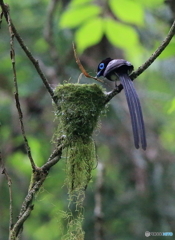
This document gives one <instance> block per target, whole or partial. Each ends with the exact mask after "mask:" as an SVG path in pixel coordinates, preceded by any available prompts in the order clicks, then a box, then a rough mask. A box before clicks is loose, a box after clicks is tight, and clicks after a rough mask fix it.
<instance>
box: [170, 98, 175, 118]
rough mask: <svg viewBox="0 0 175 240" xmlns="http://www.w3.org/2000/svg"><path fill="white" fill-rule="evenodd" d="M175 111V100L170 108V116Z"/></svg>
mask: <svg viewBox="0 0 175 240" xmlns="http://www.w3.org/2000/svg"><path fill="white" fill-rule="evenodd" d="M174 111H175V98H174V99H173V100H172V102H171V106H170V108H169V109H168V114H171V113H173V112H174Z"/></svg>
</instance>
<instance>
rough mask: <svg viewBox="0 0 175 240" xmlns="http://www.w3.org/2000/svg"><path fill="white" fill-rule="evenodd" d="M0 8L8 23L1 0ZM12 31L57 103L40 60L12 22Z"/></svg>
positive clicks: (5, 9) (6, 12)
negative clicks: (34, 55) (35, 56)
mask: <svg viewBox="0 0 175 240" xmlns="http://www.w3.org/2000/svg"><path fill="white" fill-rule="evenodd" d="M0 6H1V8H2V11H3V14H4V16H5V18H6V21H7V23H8V15H9V13H8V6H7V5H5V4H4V2H3V0H0ZM11 29H12V32H13V34H14V36H15V38H16V39H17V41H18V43H19V45H20V46H21V48H22V49H23V50H24V52H25V54H26V55H27V57H28V58H29V60H30V61H31V62H32V64H33V65H34V67H35V69H36V71H37V72H38V74H39V76H40V77H41V79H42V81H43V83H44V85H45V87H46V89H47V91H48V92H49V94H50V96H51V98H52V100H53V101H54V102H55V103H57V98H56V97H55V96H54V92H53V90H52V88H51V87H50V85H49V83H48V80H47V78H46V77H45V75H44V73H43V72H42V70H41V68H40V65H39V62H38V60H36V59H35V58H34V57H33V55H32V53H31V52H30V51H29V50H28V48H27V46H26V45H25V44H24V41H23V40H22V38H21V37H20V35H19V33H18V32H17V30H16V28H15V26H14V25H13V22H12V21H11Z"/></svg>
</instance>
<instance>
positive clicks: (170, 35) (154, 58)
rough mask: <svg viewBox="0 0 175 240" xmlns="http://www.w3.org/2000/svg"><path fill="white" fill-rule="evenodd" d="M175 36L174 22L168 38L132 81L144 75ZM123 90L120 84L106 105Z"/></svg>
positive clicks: (138, 70)
mask: <svg viewBox="0 0 175 240" xmlns="http://www.w3.org/2000/svg"><path fill="white" fill-rule="evenodd" d="M174 34H175V21H174V22H173V24H172V26H171V28H170V30H169V33H168V35H167V36H166V38H165V39H164V40H163V42H162V43H161V45H160V46H159V47H158V48H157V49H156V51H155V52H154V53H153V54H152V55H151V57H150V58H149V59H148V60H147V61H146V62H145V63H144V64H142V65H141V66H140V67H139V68H138V69H137V70H136V71H134V72H133V73H132V74H131V75H130V77H131V79H133V80H134V79H135V78H136V77H138V76H139V75H140V74H142V73H143V72H144V71H145V70H146V69H147V68H148V67H149V66H150V65H151V64H152V63H153V62H154V61H155V60H156V59H157V58H158V56H159V55H160V54H161V53H162V52H163V50H165V48H166V47H167V46H168V44H169V43H170V41H171V39H172V38H173V36H174ZM122 89H123V86H122V85H121V84H120V85H119V86H118V87H117V89H114V90H113V91H111V92H110V93H108V94H107V95H106V100H105V104H106V103H108V102H109V101H110V100H111V99H112V98H113V97H114V96H115V95H117V94H118V93H120V92H121V91H122Z"/></svg>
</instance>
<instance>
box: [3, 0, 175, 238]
mask: <svg viewBox="0 0 175 240" xmlns="http://www.w3.org/2000/svg"><path fill="white" fill-rule="evenodd" d="M53 2H54V1H53ZM7 3H8V4H9V6H10V13H11V18H12V20H13V22H14V25H15V26H16V28H17V30H18V31H19V33H20V36H21V37H22V38H23V40H24V42H25V44H26V45H27V46H28V47H29V49H30V50H31V52H32V53H33V55H34V56H35V57H36V58H37V59H38V60H39V62H40V65H41V67H42V70H43V72H44V73H45V75H46V76H47V78H48V80H49V82H50V84H51V86H53V87H54V86H56V85H57V84H58V83H62V82H64V81H65V80H66V81H70V82H77V78H78V76H79V74H80V71H79V69H78V67H77V65H76V63H75V59H74V56H73V52H72V42H75V43H76V45H77V50H78V53H79V55H80V58H81V61H82V63H83V65H84V66H85V67H86V69H87V70H88V71H90V72H91V73H92V75H93V74H94V75H95V71H96V68H97V65H98V63H99V62H100V61H101V59H102V58H106V57H109V56H110V57H112V58H121V57H122V58H127V60H129V61H131V62H132V63H133V64H134V65H135V68H137V67H139V66H140V65H141V64H142V63H143V62H144V61H145V60H147V58H149V56H150V55H151V54H152V52H153V51H154V50H155V49H156V48H157V47H158V46H159V44H160V43H161V41H162V40H163V39H164V38H165V36H166V34H167V32H168V30H169V28H170V26H171V23H172V20H173V17H172V15H171V11H170V6H169V5H165V4H164V1H163V0H154V1H152V0H146V1H144V0H135V1H129V0H116V1H114V0H109V1H107V0H106V1H105V0H99V1H93V0H72V1H70V0H66V1H58V4H57V6H55V7H54V9H53V12H51V11H50V9H51V5H50V3H51V1H46V0H40V1H37V0H32V1H31V0H30V1H29V0H26V1H20V0H15V1H14V0H8V1H7ZM52 13H53V14H52ZM50 21H51V24H50ZM49 31H51V32H49ZM47 32H49V34H47ZM52 34H53V35H52ZM0 36H1V37H0V56H1V64H0V139H1V140H0V150H1V151H2V156H3V160H4V162H5V166H6V168H7V171H8V173H9V175H10V177H11V179H12V182H13V184H12V192H13V208H14V219H16V217H17V216H18V213H19V209H20V206H21V203H22V201H23V199H24V197H25V195H26V193H27V189H28V185H29V182H30V174H31V168H30V164H29V160H28V158H27V155H26V151H25V148H24V142H23V139H22V136H21V130H20V126H19V117H18V114H17V110H16V107H15V102H14V96H13V74H12V70H11V69H12V67H11V60H10V57H9V56H10V49H9V46H10V44H9V41H10V39H9V34H8V26H7V24H6V22H5V20H4V19H3V22H2V24H1V29H0ZM52 36H53V39H51V38H52ZM49 40H52V41H51V43H50V42H49ZM174 41H175V40H172V42H171V43H170V45H169V46H168V47H167V49H166V50H165V51H164V53H163V54H162V55H161V56H160V57H159V58H158V59H157V60H156V62H155V63H154V64H152V65H151V67H150V68H149V69H148V70H147V71H145V72H144V73H143V74H142V75H141V76H139V78H138V81H135V85H137V86H136V88H137V90H138V94H139V97H140V99H141V102H142V107H143V111H144V119H145V125H146V132H147V141H148V149H147V151H146V152H142V151H141V150H135V149H134V145H133V142H132V134H131V126H130V119H129V114H128V110H127V107H126V100H125V98H124V97H123V93H121V94H119V95H117V96H116V97H115V98H114V99H113V100H112V101H111V104H110V107H109V112H108V113H107V116H106V117H104V118H103V119H102V120H101V129H100V131H99V132H95V134H94V137H95V139H96V145H97V152H98V156H99V161H102V162H103V163H104V165H105V176H104V186H103V192H102V198H103V208H102V210H103V212H104V239H108V240H115V239H120V240H128V239H129V240H137V239H142V238H144V234H145V231H146V230H148V231H153V232H160V231H172V232H174V234H175V227H174V226H175V207H174V206H175V197H174V183H175V174H174V173H175V156H174V155H175V144H174V142H175V124H174V118H175V111H174V109H175V107H174V105H175V101H174V92H175V84H174V78H175V77H174V76H175V68H174V65H175V48H174V44H175V43H174ZM53 47H54V48H53ZM15 51H16V68H17V78H18V84H19V94H20V102H21V107H22V111H23V115H24V125H25V129H26V133H27V137H28V140H29V144H30V146H31V150H32V155H33V158H34V160H35V161H36V163H37V165H38V166H41V165H42V164H43V163H44V162H45V161H46V160H47V158H48V157H49V155H50V153H51V152H52V149H53V144H52V143H51V139H52V136H53V134H54V131H55V129H56V124H57V122H56V121H55V116H54V112H53V109H52V103H51V99H50V97H49V96H48V93H47V91H46V90H45V88H44V86H43V84H42V81H41V79H40V78H39V76H38V74H37V73H36V71H35V69H34V67H33V66H32V64H31V62H30V61H29V60H28V59H27V57H26V56H25V54H24V52H23V51H22V49H21V48H20V46H19V44H18V43H17V42H16V41H15ZM80 82H82V83H84V82H86V83H87V82H88V83H89V82H91V80H89V79H86V78H82V79H81V80H80ZM110 84H111V83H109V82H108V81H106V82H105V84H104V87H106V90H107V91H110V90H111V89H112V88H113V87H114V86H113V85H110ZM65 157H66V154H63V156H62V160H61V161H60V162H59V163H58V164H57V165H56V166H55V167H54V168H53V169H52V170H51V172H50V174H49V176H48V178H47V180H46V182H45V184H44V186H43V188H42V190H41V191H40V193H39V194H38V196H37V198H36V199H35V207H34V210H33V212H32V214H31V216H30V218H29V219H28V220H27V221H26V223H25V225H24V231H23V237H22V239H27V240H41V239H42V240H48V239H49V240H56V239H60V238H61V233H62V231H63V232H64V231H65V229H63V226H64V221H63V222H62V221H61V219H62V211H64V210H66V209H67V204H68V202H67V198H68V196H67V189H66V188H65V187H62V186H63V185H64V179H65V171H64V168H65ZM97 173H98V170H97V169H95V170H94V173H93V174H94V177H93V181H92V183H90V185H89V187H88V189H87V193H86V200H85V220H84V229H85V232H86V235H85V239H94V240H95V237H94V236H95V234H94V231H95V228H94V225H95V223H94V205H95V199H94V195H95V194H96V188H95V183H96V178H97ZM0 192H1V194H0V202H1V205H0V216H1V219H2V221H0V240H4V239H7V238H8V222H9V195H8V186H7V181H6V179H5V177H4V175H0ZM156 239H159V237H157V238H156ZM161 239H162V238H161ZM165 239H166V238H165Z"/></svg>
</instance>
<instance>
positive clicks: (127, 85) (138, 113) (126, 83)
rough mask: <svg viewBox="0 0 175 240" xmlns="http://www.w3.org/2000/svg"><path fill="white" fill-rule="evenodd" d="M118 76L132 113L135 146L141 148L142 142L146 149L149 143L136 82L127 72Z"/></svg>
mask: <svg viewBox="0 0 175 240" xmlns="http://www.w3.org/2000/svg"><path fill="white" fill-rule="evenodd" d="M118 76H119V78H120V80H121V83H122V85H123V88H124V91H125V95H126V100H127V103H128V107H129V112H130V115H131V124H132V129H133V135H134V143H135V147H136V148H139V143H140V142H141V145H142V148H143V149H144V150H146V147H147V143H146V134H145V126H144V121H143V115H142V109H141V105H140V101H139V98H138V95H137V93H136V90H135V88H134V84H133V82H132V80H131V79H130V78H129V76H128V75H127V74H120V75H118Z"/></svg>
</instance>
